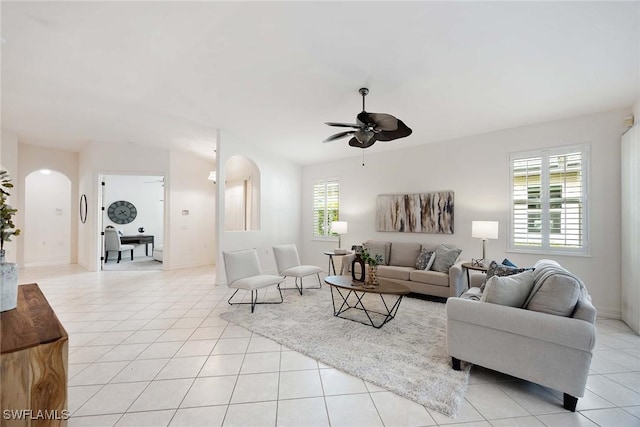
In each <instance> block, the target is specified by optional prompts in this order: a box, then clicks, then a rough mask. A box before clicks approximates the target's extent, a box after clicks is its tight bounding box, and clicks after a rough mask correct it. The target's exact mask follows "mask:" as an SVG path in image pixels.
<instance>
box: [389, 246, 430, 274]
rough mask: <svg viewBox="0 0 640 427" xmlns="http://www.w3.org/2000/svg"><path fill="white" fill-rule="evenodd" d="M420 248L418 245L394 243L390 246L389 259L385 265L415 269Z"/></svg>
mask: <svg viewBox="0 0 640 427" xmlns="http://www.w3.org/2000/svg"><path fill="white" fill-rule="evenodd" d="M421 248H422V245H421V244H420V243H403V242H394V243H392V244H391V257H390V259H389V262H388V263H387V264H388V265H397V266H400V267H414V268H415V266H416V259H418V255H420V249H421Z"/></svg>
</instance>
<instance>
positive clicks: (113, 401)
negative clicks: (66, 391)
mask: <svg viewBox="0 0 640 427" xmlns="http://www.w3.org/2000/svg"><path fill="white" fill-rule="evenodd" d="M148 385H149V383H148V382H137V383H122V384H107V385H105V386H104V387H103V388H101V389H100V390H99V391H98V392H96V393H95V394H94V395H93V397H91V398H90V399H89V400H88V401H87V402H86V403H85V404H84V405H82V406H81V407H80V409H78V411H76V413H75V414H76V415H78V416H83V415H101V414H115V413H123V412H125V411H126V410H127V409H128V408H129V406H130V405H131V404H132V403H133V402H134V401H135V400H136V399H137V398H138V396H139V395H140V394H141V393H142V391H143V390H144V389H145V388H146V387H147V386H148Z"/></svg>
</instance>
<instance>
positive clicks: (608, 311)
mask: <svg viewBox="0 0 640 427" xmlns="http://www.w3.org/2000/svg"><path fill="white" fill-rule="evenodd" d="M596 310H598V319H616V320H622V311H621V310H620V309H613V308H602V307H596Z"/></svg>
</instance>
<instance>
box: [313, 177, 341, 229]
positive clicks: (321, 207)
mask: <svg viewBox="0 0 640 427" xmlns="http://www.w3.org/2000/svg"><path fill="white" fill-rule="evenodd" d="M339 212H340V182H339V181H338V180H337V179H332V180H323V181H317V182H316V183H315V184H314V185H313V237H314V238H325V237H329V236H337V234H333V233H331V232H330V225H331V222H332V221H338V220H339V219H340V217H339V215H340V213H339Z"/></svg>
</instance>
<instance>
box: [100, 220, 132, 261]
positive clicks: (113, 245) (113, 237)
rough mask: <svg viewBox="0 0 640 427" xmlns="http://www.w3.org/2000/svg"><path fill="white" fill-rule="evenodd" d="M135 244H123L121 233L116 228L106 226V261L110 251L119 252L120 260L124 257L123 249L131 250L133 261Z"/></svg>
mask: <svg viewBox="0 0 640 427" xmlns="http://www.w3.org/2000/svg"><path fill="white" fill-rule="evenodd" d="M134 247H135V246H134V245H123V244H122V243H121V242H120V235H119V234H118V231H117V230H116V229H115V228H105V230H104V262H105V263H106V262H107V261H108V260H109V252H118V262H120V260H121V259H122V252H123V251H131V261H133V249H134Z"/></svg>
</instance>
